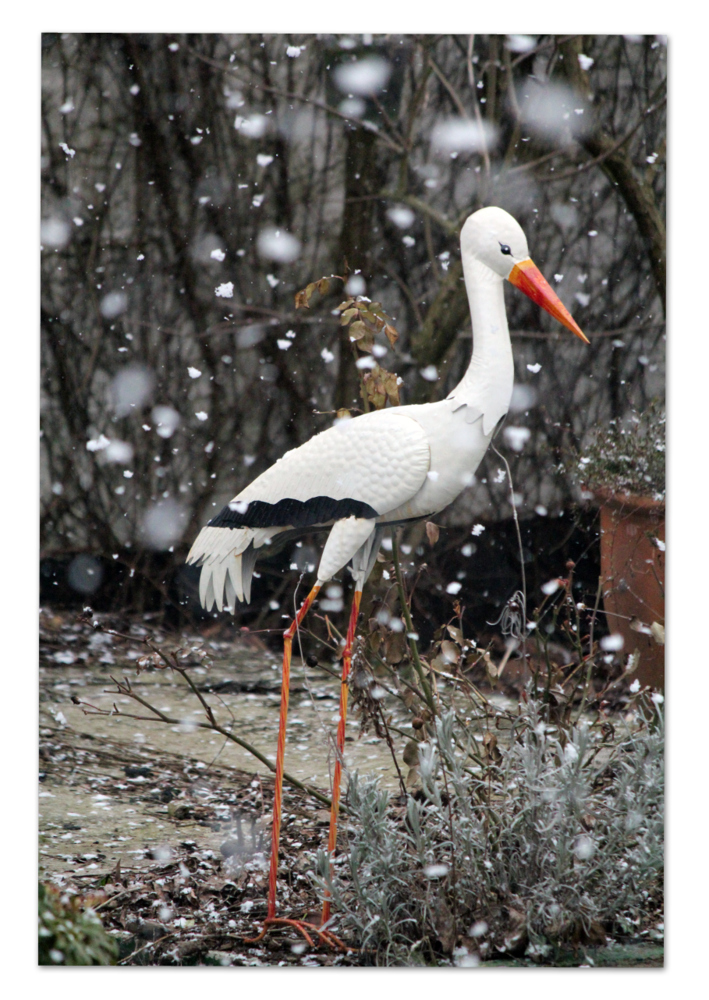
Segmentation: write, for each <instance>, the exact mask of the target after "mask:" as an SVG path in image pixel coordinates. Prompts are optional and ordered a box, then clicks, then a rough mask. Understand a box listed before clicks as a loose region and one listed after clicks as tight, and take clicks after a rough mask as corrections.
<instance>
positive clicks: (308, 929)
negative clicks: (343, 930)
mask: <svg viewBox="0 0 709 1000" xmlns="http://www.w3.org/2000/svg"><path fill="white" fill-rule="evenodd" d="M274 924H281V925H285V926H286V927H295V929H296V930H297V931H299V932H300V933H301V934H302V935H303V937H304V938H305V940H306V941H307V942H308V944H309V945H310V947H311V948H314V947H315V942H314V941H313V939H312V937H311V936H310V934H311V933H314V934H317V935H318V937H319V938H320V940H321V941H322V943H323V944H325V945H327V946H328V947H329V948H336V949H338V950H339V951H351V950H352V949H350V948H348V947H347V945H346V944H345V942H344V941H341V940H340V938H338V937H337V935H336V934H333V933H332V931H328V930H325V929H324V928H322V927H316V926H315V924H309V923H307V921H305V920H291V919H290V918H288V917H266V919H265V920H264V922H263V928H262V929H261V933H260V934H259V935H258V936H257V937H255V938H243V941H244V942H245V943H246V944H257V943H258V942H259V941H262V940H263V939H264V938H265V936H266V934H267V933H268V929H269V927H272V926H273V925H274Z"/></svg>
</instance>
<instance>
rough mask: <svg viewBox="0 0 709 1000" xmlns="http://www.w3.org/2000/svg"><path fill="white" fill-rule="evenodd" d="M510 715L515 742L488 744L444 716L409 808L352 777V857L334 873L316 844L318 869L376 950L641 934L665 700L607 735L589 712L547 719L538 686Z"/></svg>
mask: <svg viewBox="0 0 709 1000" xmlns="http://www.w3.org/2000/svg"><path fill="white" fill-rule="evenodd" d="M507 724H508V726H509V728H508V732H507V737H508V739H507V740H506V741H505V743H506V745H505V746H503V745H502V742H501V743H500V744H497V743H492V741H489V742H488V743H487V748H488V750H490V752H489V753H488V754H487V755H486V756H482V755H481V752H480V745H479V743H478V742H476V740H475V739H474V737H473V736H472V735H471V733H470V732H469V730H468V729H467V728H466V727H465V726H464V725H462V724H461V722H460V720H459V719H457V718H456V716H455V714H454V712H452V711H448V712H447V713H446V714H444V715H443V716H441V717H440V718H438V719H437V720H436V723H435V735H433V736H431V738H429V739H427V740H425V741H422V742H421V743H420V744H419V748H418V754H419V773H420V777H421V790H420V791H419V793H418V794H417V795H412V794H409V795H408V796H407V800H406V806H405V809H403V810H402V808H401V807H397V808H394V807H393V804H392V802H391V800H390V798H389V795H388V793H387V792H384V791H382V790H381V789H380V788H379V787H378V784H377V781H376V780H369V779H365V780H362V779H360V778H359V776H358V775H357V774H353V775H352V777H351V779H350V785H349V791H348V798H347V808H348V816H349V820H350V824H349V850H348V852H347V864H346V869H345V868H344V866H337V868H336V869H335V873H334V874H331V872H330V867H329V864H328V859H327V855H326V854H325V852H323V851H321V852H320V854H319V857H318V882H319V884H320V885H321V887H322V888H325V887H327V888H328V890H329V891H330V892H331V894H332V897H333V902H334V906H335V907H336V909H337V911H338V912H339V913H340V914H341V920H342V924H343V925H344V927H345V928H347V929H348V930H351V931H353V932H354V936H355V938H356V939H357V940H358V942H359V943H360V946H361V947H362V948H363V949H365V950H370V951H373V952H374V953H375V955H376V961H377V963H378V964H406V965H411V964H417V963H421V964H424V963H426V962H427V960H428V961H430V959H431V957H432V956H433V955H436V956H437V958H438V959H439V960H440V958H441V952H443V953H444V954H448V955H450V956H452V960H455V954H456V952H455V949H456V945H457V946H458V948H460V947H466V948H467V949H468V952H469V953H476V954H477V955H479V957H480V958H485V957H490V956H491V955H494V954H498V953H508V954H509V953H512V954H517V955H521V954H526V955H527V956H529V957H532V958H539V957H543V956H545V955H547V954H548V953H549V952H550V951H551V950H552V949H553V948H554V947H556V946H561V945H562V944H568V943H569V942H573V943H581V944H583V943H588V942H589V941H597V942H601V943H602V942H603V941H604V940H605V937H606V934H622V933H628V932H632V931H634V930H636V929H637V927H638V925H639V924H640V922H641V920H642V919H647V917H648V913H649V912H652V911H653V910H655V909H657V906H658V905H659V901H660V898H661V892H662V877H663V876H662V873H663V792H664V777H663V776H664V767H663V746H664V735H663V718H662V714H661V712H660V711H659V708H657V709H656V710H652V709H651V708H650V707H647V706H646V708H645V709H637V710H636V713H635V717H634V719H633V721H632V722H629V723H627V724H626V726H625V727H624V729H623V731H622V732H620V733H619V734H618V735H617V736H616V737H615V738H613V739H612V740H610V741H608V740H607V739H606V737H605V736H604V734H603V733H602V732H601V731H599V729H597V728H596V727H592V726H590V725H588V724H586V723H585V722H584V721H582V722H581V723H580V724H578V725H575V726H572V727H569V728H561V727H558V726H555V725H551V724H549V722H548V721H547V717H546V710H545V707H544V705H543V703H542V701H541V700H537V699H535V698H533V697H527V699H526V700H523V701H522V702H521V703H520V705H519V710H518V714H517V715H514V716H512V715H510V716H508V718H507ZM490 748H492V749H490ZM338 869H339V870H338ZM432 873H435V877H433V876H432Z"/></svg>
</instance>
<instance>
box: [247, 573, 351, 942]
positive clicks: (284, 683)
mask: <svg viewBox="0 0 709 1000" xmlns="http://www.w3.org/2000/svg"><path fill="white" fill-rule="evenodd" d="M319 590H320V585H319V584H316V585H315V586H314V587H313V589H312V590H311V591H310V593H309V594H308V596H307V597H306V598H305V600H304V601H303V604H302V605H301V607H300V608H299V609H298V612H297V614H296V616H295V618H294V619H293V622H292V623H291V625H290V626H289V627H288V628H287V629H286V631H285V632H284V633H283V672H282V677H281V714H280V721H279V725H278V748H277V750H276V787H275V791H274V795H273V823H272V826H271V867H270V870H269V875H268V914H267V916H266V920H265V921H264V925H263V928H262V930H261V933H260V934H259V935H258V936H257V937H255V938H244V941H246V942H248V943H249V944H254V943H255V942H257V941H260V940H261V939H262V938H263V937H264V936H265V934H266V932H267V931H268V928H269V926H272V925H273V924H284V925H287V926H290V927H294V928H295V929H296V930H298V931H300V933H301V934H302V935H303V937H304V938H305V939H306V941H307V942H308V944H310V945H311V946H312V944H313V940H312V938H311V936H310V934H311V933H315V934H317V935H318V936H319V937H320V938H321V939H322V940H323V941H324V942H325V944H329V945H331V946H332V945H335V946H336V947H338V948H342V949H343V950H344V949H345V945H344V943H343V942H342V941H340V939H339V938H337V937H335V935H334V934H333V933H332V932H330V931H322V930H320V928H318V927H316V926H315V925H314V924H309V923H305V922H304V921H302V920H291V919H289V918H287V917H277V916H276V892H277V888H278V847H279V841H280V834H281V812H282V806H283V769H284V763H285V755H286V723H287V721H288V700H289V697H290V666H291V655H292V650H293V636H294V635H295V633H296V632H297V630H298V628H299V626H300V624H301V622H302V621H303V619H304V618H305V616H306V614H307V613H308V609H309V608H310V606H311V604H312V603H313V601H314V600H315V598H316V597H317V595H318V592H319Z"/></svg>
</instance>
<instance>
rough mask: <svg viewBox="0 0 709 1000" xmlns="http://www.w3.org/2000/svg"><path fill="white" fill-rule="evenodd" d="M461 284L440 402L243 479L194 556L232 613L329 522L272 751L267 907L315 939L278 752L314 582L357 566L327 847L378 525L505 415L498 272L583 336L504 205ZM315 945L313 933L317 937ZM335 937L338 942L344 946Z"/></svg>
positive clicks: (507, 358) (479, 229)
mask: <svg viewBox="0 0 709 1000" xmlns="http://www.w3.org/2000/svg"><path fill="white" fill-rule="evenodd" d="M460 245H461V256H462V263H463V274H464V277H465V286H466V290H467V293H468V300H469V303H470V313H471V318H472V326H473V354H472V357H471V359H470V364H469V365H468V370H467V371H466V373H465V375H464V376H463V379H462V381H461V382H460V383H459V384H458V385H457V386H456V387H455V388H454V389H452V390H451V392H450V393H449V394H448V396H447V397H446V398H445V399H443V400H441V401H440V402H438V403H422V404H414V405H411V406H397V407H393V408H390V409H385V410H376V411H374V412H372V413H365V414H362V415H361V416H358V417H355V418H353V419H349V420H339V421H337V422H336V423H335V425H334V426H332V427H330V428H328V430H325V431H322V432H321V433H319V434H316V435H315V436H314V437H312V438H311V439H310V440H309V441H306V442H305V444H302V445H301V446H300V447H299V448H294V449H293V450H292V451H289V452H286V454H285V455H284V456H283V457H282V458H280V459H279V460H278V461H277V462H276V464H275V465H273V466H271V468H270V469H267V470H266V471H265V472H263V473H262V474H261V475H260V476H259V477H258V478H257V479H255V480H254V481H253V482H252V483H250V484H249V485H248V486H247V487H246V488H245V489H243V490H242V491H241V492H240V493H239V494H238V496H236V497H234V499H233V500H232V501H231V502H230V503H229V504H227V506H226V507H225V508H224V509H223V510H222V511H221V512H220V513H219V514H217V516H216V517H214V518H212V520H211V521H210V522H209V523H208V525H207V526H206V527H204V528H202V530H201V531H200V533H199V535H198V536H197V539H196V541H195V543H194V545H193V546H192V548H191V550H190V552H189V555H188V557H187V562H188V563H195V564H197V565H200V566H201V567H202V572H201V576H200V584H199V594H200V600H201V602H202V605H203V606H204V607H205V608H206V609H207V610H208V611H209V610H211V609H212V608H213V607H215V606H216V608H217V610H218V611H221V610H222V609H223V608H225V607H226V609H227V610H233V609H234V606H235V602H236V599H237V598H238V600H239V601H244V602H246V603H248V602H249V600H250V598H251V577H252V573H253V569H254V565H255V563H256V560H257V558H258V555H259V553H260V552H261V551H262V549H263V546H264V545H266V544H268V543H270V542H271V540H272V539H273V538H274V536H276V535H278V534H280V533H281V532H289V533H290V534H291V535H295V534H296V533H305V532H306V531H308V530H312V529H314V528H316V527H319V528H323V527H325V528H329V529H330V533H329V535H328V538H327V541H326V543H325V547H324V549H323V553H322V558H321V560H320V565H319V567H318V571H317V579H316V581H315V586H314V587H313V588H312V590H311V591H310V593H309V594H308V596H307V597H306V599H305V601H304V602H303V604H302V605H301V607H300V609H299V610H298V612H297V614H296V617H295V619H294V621H293V622H292V624H291V625H290V627H289V628H288V629H287V630H286V632H285V633H284V654H283V676H282V689H281V714H280V728H279V733H278V750H277V756H276V788H275V797H274V807H273V827H272V843H271V867H270V876H269V900H268V916H267V918H266V921H265V923H264V927H263V930H262V932H261V935H259V938H257V939H255V940H259V939H260V937H262V936H263V934H265V932H266V929H267V927H268V926H269V925H271V924H274V923H287V924H291V925H293V926H295V927H297V928H298V930H300V931H301V932H302V933H303V934H304V935H305V936H306V937H307V938H308V940H309V941H310V940H311V939H310V937H309V935H308V930H311V931H314V932H316V933H318V934H319V935H320V938H321V940H323V941H325V942H326V943H329V944H332V943H333V942H337V939H335V938H334V936H333V935H332V934H331V932H329V931H328V930H327V929H326V928H325V927H324V925H325V924H327V922H328V920H329V916H330V902H329V899H328V898H326V899H325V902H324V907H323V915H322V925H321V927H320V928H318V927H316V926H315V925H312V924H303V923H302V922H300V921H292V920H286V919H285V918H279V917H277V916H276V875H277V870H278V843H279V834H280V823H281V797H282V788H283V762H284V756H285V733H286V719H287V713H288V694H289V679H290V661H291V648H292V640H293V636H294V635H295V633H296V630H297V629H298V626H299V625H300V623H301V622H302V620H303V618H304V617H305V614H306V612H307V611H308V609H309V608H310V606H311V605H312V603H313V601H314V600H315V598H316V596H317V594H318V592H319V591H320V588H321V587H322V586H323V584H325V583H326V582H327V581H328V580H330V579H331V578H332V577H333V576H334V575H335V574H336V573H338V572H339V571H340V570H341V569H342V568H343V567H344V566H346V565H347V564H348V563H351V569H352V574H353V576H354V580H355V592H354V598H353V601H352V611H351V615H350V621H349V628H348V632H347V639H346V643H345V648H344V651H343V666H342V683H341V693H340V719H339V724H338V729H337V760H336V762H335V773H334V776H333V791H332V809H331V815H330V834H329V838H328V850H329V852H330V857H332V852H333V851H334V849H335V842H336V838H337V817H338V810H339V800H340V779H341V762H342V753H343V749H344V741H345V720H346V715H347V677H348V674H349V671H350V664H351V650H352V643H353V640H354V634H355V628H356V623H357V616H358V613H359V603H360V598H361V595H362V588H363V586H364V583H365V581H366V579H367V577H368V576H369V574H370V572H371V570H372V567H373V565H374V561H375V559H376V555H377V552H378V550H379V545H380V542H381V539H382V535H383V533H384V531H385V530H386V529H388V528H391V527H392V526H394V525H399V524H402V523H404V522H409V521H417V520H419V519H421V518H431V517H433V516H434V515H436V514H437V513H438V512H439V511H441V510H443V508H444V507H447V506H448V504H450V503H451V502H452V501H453V500H455V498H456V497H457V496H458V495H459V494H460V493H461V492H462V490H463V489H464V488H465V487H466V486H467V485H469V484H470V483H471V482H472V475H473V473H474V472H475V470H476V469H477V467H478V465H479V464H480V461H481V460H482V457H483V455H484V454H485V452H486V451H487V447H488V445H489V444H490V441H491V439H492V437H493V434H494V432H495V429H496V428H497V426H498V424H499V423H500V421H501V420H502V418H503V417H504V416H505V414H506V413H507V410H508V408H509V405H510V398H511V396H512V386H513V379H514V365H513V360H512V345H511V343H510V335H509V330H508V327H507V316H506V313H505V301H504V291H503V281H504V280H505V279H507V280H508V281H510V282H511V283H512V284H513V285H516V286H517V288H519V289H521V291H523V292H524V293H525V294H526V295H528V296H529V297H530V298H531V299H533V301H534V302H536V303H538V304H539V305H540V306H542V307H543V308H544V309H546V311H547V312H549V313H550V314H551V315H552V316H553V317H554V318H555V319H557V320H558V321H559V322H560V323H563V325H564V326H566V327H567V328H568V329H569V330H571V331H572V332H573V333H575V334H576V336H577V337H580V338H581V340H583V341H584V342H585V343H588V340H586V337H585V336H584V335H583V333H582V332H581V330H580V328H579V326H578V325H577V323H576V322H575V321H574V319H573V318H572V317H571V315H570V313H569V312H568V310H567V309H566V308H565V306H564V305H563V303H562V302H561V301H560V300H559V298H558V296H557V295H556V293H555V292H554V291H553V290H552V289H551V288H550V286H549V284H548V283H547V281H546V280H545V278H544V277H543V275H542V274H541V272H540V271H539V270H538V269H537V267H536V266H535V265H534V264H533V263H532V261H531V259H530V256H529V250H528V248H527V240H526V237H525V235H524V233H523V231H522V229H521V227H520V225H519V223H518V222H517V221H516V220H515V219H513V218H512V216H511V215H509V214H508V213H507V212H505V211H503V210H502V209H501V208H493V207H489V208H483V209H480V210H479V211H477V212H475V213H474V214H473V215H471V216H470V217H469V218H468V219H467V220H466V222H465V224H464V226H463V229H462V231H461V236H460ZM311 943H312V942H311ZM337 943H339V942H337Z"/></svg>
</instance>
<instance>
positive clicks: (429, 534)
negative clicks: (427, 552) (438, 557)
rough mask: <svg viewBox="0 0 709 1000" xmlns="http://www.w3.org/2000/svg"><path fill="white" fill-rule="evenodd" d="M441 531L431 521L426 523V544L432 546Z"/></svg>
mask: <svg viewBox="0 0 709 1000" xmlns="http://www.w3.org/2000/svg"><path fill="white" fill-rule="evenodd" d="M440 534H441V530H440V528H439V527H438V525H437V524H434V523H433V521H426V538H428V544H429V545H431V546H433V545H435V544H436V542H437V541H438V538H439V535H440Z"/></svg>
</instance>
